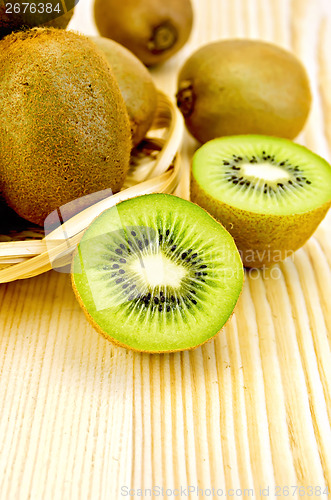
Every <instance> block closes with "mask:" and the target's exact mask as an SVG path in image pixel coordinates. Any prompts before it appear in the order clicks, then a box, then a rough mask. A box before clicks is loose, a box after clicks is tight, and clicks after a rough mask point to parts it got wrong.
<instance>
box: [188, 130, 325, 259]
mask: <svg viewBox="0 0 331 500" xmlns="http://www.w3.org/2000/svg"><path fill="white" fill-rule="evenodd" d="M191 199H192V201H194V202H196V203H198V204H199V205H200V206H202V207H203V208H205V209H206V210H208V212H209V213H211V214H212V215H213V216H214V217H215V218H216V219H217V220H219V221H220V222H221V223H222V224H223V225H224V226H225V227H226V228H227V229H228V231H229V232H230V233H231V234H232V236H233V237H234V239H235V242H236V244H237V246H238V248H239V250H240V253H241V255H242V258H243V262H244V265H245V266H246V267H262V266H264V265H269V264H271V263H273V262H278V261H280V260H282V259H284V258H285V257H287V256H289V255H291V253H292V252H294V251H295V250H297V249H298V248H299V247H301V246H302V245H303V244H304V243H305V241H306V240H307V239H308V238H309V237H310V236H311V235H312V233H313V232H314V231H315V229H316V228H317V226H318V224H319V223H320V222H321V220H322V219H323V217H324V216H325V214H326V213H327V211H328V209H329V207H330V205H331V167H330V165H329V164H328V163H327V162H326V161H325V160H323V159H322V158H321V157H319V156H317V155H316V154H314V153H312V152H311V151H309V150H308V149H306V148H305V147H303V146H300V145H298V144H295V143H293V142H292V141H290V140H287V139H278V138H275V137H266V136H258V135H256V136H254V135H247V136H233V137H222V138H219V139H214V140H212V141H209V142H207V143H206V144H204V145H203V146H202V147H200V148H199V149H198V150H197V151H196V153H195V154H194V157H193V161H192V175H191Z"/></svg>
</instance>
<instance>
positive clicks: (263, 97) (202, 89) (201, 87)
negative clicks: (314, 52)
mask: <svg viewBox="0 0 331 500" xmlns="http://www.w3.org/2000/svg"><path fill="white" fill-rule="evenodd" d="M177 104H178V107H179V109H180V110H181V111H182V113H183V116H184V118H185V122H186V125H187V128H188V130H189V131H190V133H191V134H192V135H193V136H194V137H195V138H196V139H197V140H198V141H200V142H201V143H204V142H207V141H209V140H211V139H214V138H216V137H221V136H224V135H242V134H262V135H272V136H276V137H284V138H288V139H293V138H294V137H296V136H297V135H298V134H299V132H300V131H301V130H302V128H303V126H304V124H305V122H306V119H307V116H308V114H309V110H310V105H311V92H310V85H309V80H308V76H307V73H306V70H305V68H304V67H303V65H302V63H301V62H300V61H299V60H298V59H297V58H296V57H295V55H294V54H292V53H290V52H288V51H286V50H284V49H282V48H280V47H278V46H277V45H274V44H271V43H266V42H262V41H258V40H247V39H229V40H221V41H218V42H214V43H210V44H208V45H205V46H204V47H201V48H200V49H198V50H197V51H196V52H194V54H192V55H191V56H190V57H189V58H188V59H187V61H186V62H185V63H184V65H183V67H182V68H181V70H180V72H179V76H178V90H177Z"/></svg>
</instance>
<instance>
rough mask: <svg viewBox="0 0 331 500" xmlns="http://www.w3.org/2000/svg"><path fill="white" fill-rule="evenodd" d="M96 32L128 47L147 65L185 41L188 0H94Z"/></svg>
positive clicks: (188, 27) (188, 28)
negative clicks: (120, 0) (119, 0)
mask: <svg viewBox="0 0 331 500" xmlns="http://www.w3.org/2000/svg"><path fill="white" fill-rule="evenodd" d="M94 17H95V23H96V26H97V28H98V30H99V33H100V34H101V35H102V36H104V37H106V38H112V39H113V40H115V41H116V42H119V43H120V44H122V45H124V46H125V47H127V48H128V49H130V50H131V51H132V52H133V53H134V54H135V55H136V56H137V57H138V58H139V59H140V60H141V61H142V62H143V63H144V64H146V66H151V65H154V64H158V63H161V62H164V61H165V60H167V59H169V58H170V57H171V56H172V55H173V54H175V53H176V52H178V50H179V49H181V48H182V47H183V45H184V44H185V43H186V42H187V40H188V38H189V36H190V33H191V30H192V23H193V10H192V4H191V0H167V1H166V2H165V1H164V0H125V1H123V2H118V1H117V0H95V1H94Z"/></svg>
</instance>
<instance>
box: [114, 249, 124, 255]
mask: <svg viewBox="0 0 331 500" xmlns="http://www.w3.org/2000/svg"><path fill="white" fill-rule="evenodd" d="M115 252H116V253H117V254H118V255H122V254H123V252H122V250H121V249H120V248H116V250H115Z"/></svg>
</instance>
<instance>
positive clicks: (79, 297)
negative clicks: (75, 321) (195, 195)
mask: <svg viewBox="0 0 331 500" xmlns="http://www.w3.org/2000/svg"><path fill="white" fill-rule="evenodd" d="M142 196H148V195H142ZM171 196H175V195H171ZM192 203H194V202H192ZM195 204H196V205H198V204H197V203H195ZM200 208H201V209H202V210H204V211H205V212H207V210H206V209H205V208H204V207H201V206H200ZM207 213H208V215H209V216H210V217H211V218H212V219H214V220H215V222H217V223H218V224H220V225H222V224H221V223H220V221H219V220H217V219H216V218H215V217H213V216H212V215H211V214H210V213H209V212H207ZM98 217H99V216H98ZM96 218H97V217H96ZM94 220H95V219H94ZM93 222H94V221H92V222H91V224H93ZM223 228H224V229H225V231H227V229H226V227H225V226H223ZM227 232H228V233H229V231H227ZM77 253H78V246H77V248H76V250H75V251H74V253H73V257H72V261H71V273H70V274H71V286H72V289H73V292H74V295H75V297H76V300H77V302H78V304H79V305H80V307H81V308H82V309H83V312H84V314H85V317H86V319H87V320H88V322H89V323H90V324H91V325H92V327H93V328H94V329H95V330H96V331H97V332H98V333H99V334H101V335H102V336H103V337H104V338H105V339H106V340H108V341H109V342H111V343H112V344H114V345H116V346H117V347H123V348H125V349H128V350H130V351H134V352H140V353H146V354H167V353H169V354H170V353H175V352H181V351H193V350H194V349H197V348H198V347H201V346H202V345H204V344H206V343H208V342H211V341H212V340H213V339H215V337H216V336H217V335H218V334H219V333H221V332H222V331H223V329H224V328H225V327H226V325H227V324H228V323H229V321H230V320H231V318H232V316H233V314H234V313H235V310H236V308H237V305H238V302H239V299H240V297H241V295H242V292H243V287H244V282H245V273H243V285H242V287H241V290H240V294H239V297H238V300H237V302H236V304H235V307H234V308H233V311H232V312H231V314H230V316H229V317H228V319H227V320H226V322H225V323H224V325H223V326H222V328H221V329H220V330H218V331H217V332H216V333H215V334H214V335H212V336H211V337H209V338H208V339H206V340H205V341H204V342H201V343H200V344H197V345H195V346H192V347H187V348H185V349H184V348H180V349H166V350H162V349H160V350H157V351H149V350H140V349H136V348H134V347H132V346H130V345H126V344H124V343H122V342H119V341H118V340H116V339H114V338H113V337H110V335H107V333H106V332H105V331H103V330H102V328H101V327H100V326H99V325H98V324H97V323H96V321H95V320H94V319H93V317H92V316H91V314H90V313H89V312H88V310H87V309H86V307H85V304H84V302H83V301H82V299H81V296H80V293H79V291H78V290H77V287H76V284H75V280H74V272H73V267H74V260H75V257H76V255H77Z"/></svg>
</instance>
